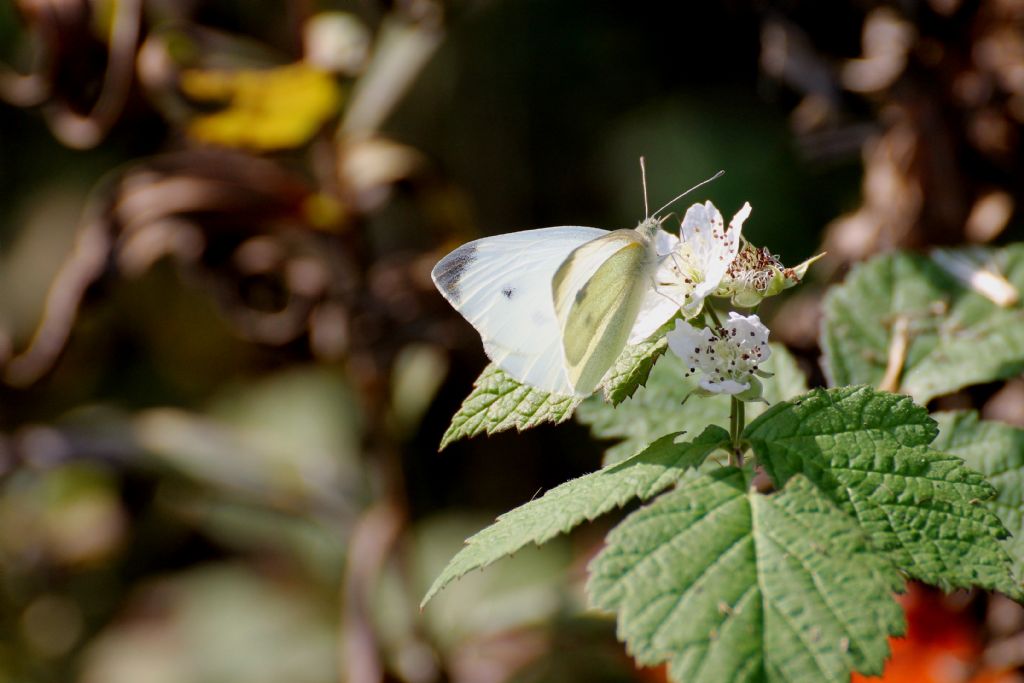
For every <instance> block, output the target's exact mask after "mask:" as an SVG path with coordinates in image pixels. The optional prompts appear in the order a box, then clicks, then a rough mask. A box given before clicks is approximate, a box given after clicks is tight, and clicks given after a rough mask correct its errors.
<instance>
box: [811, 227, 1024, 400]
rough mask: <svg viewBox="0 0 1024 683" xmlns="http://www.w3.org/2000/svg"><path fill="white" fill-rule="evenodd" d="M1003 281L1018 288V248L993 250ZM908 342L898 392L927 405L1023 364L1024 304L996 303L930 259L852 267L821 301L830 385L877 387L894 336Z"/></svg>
mask: <svg viewBox="0 0 1024 683" xmlns="http://www.w3.org/2000/svg"><path fill="white" fill-rule="evenodd" d="M994 260H995V262H996V263H998V264H999V265H1000V269H1001V271H1002V272H1003V274H1004V275H1005V276H1006V278H1007V279H1008V280H1009V281H1010V282H1011V283H1012V284H1013V285H1015V286H1016V287H1017V289H1018V290H1019V289H1021V288H1024V245H1014V246H1012V247H1008V248H1007V249H1005V250H1004V251H1002V252H999V253H997V254H995V256H994ZM900 335H902V336H904V338H905V341H906V342H907V346H906V350H905V353H903V354H899V353H897V354H896V356H898V357H899V356H902V361H903V363H902V366H903V367H902V373H901V374H900V377H899V382H898V385H893V386H891V387H887V388H892V389H897V388H898V389H899V390H900V391H901V392H903V393H907V394H910V395H911V396H913V397H914V398H915V399H916V400H917V401H919V402H921V403H925V402H927V401H929V400H930V399H932V398H933V397H935V396H941V395H943V394H948V393H950V392H953V391H956V390H957V389H960V388H962V387H965V386H970V385H972V384H978V383H983V382H989V381H992V380H996V379H1002V378H1006V377H1010V376H1012V375H1015V374H1017V373H1019V372H1021V370H1022V369H1024V309H1022V308H1021V307H1020V305H1019V304H1018V305H1016V306H1014V307H1011V308H1002V307H1000V306H997V305H996V304H994V303H992V302H991V301H989V300H988V299H986V298H985V297H984V296H982V295H981V294H979V293H977V292H975V291H973V290H972V289H970V288H968V287H965V286H964V285H962V284H961V283H960V282H958V281H957V280H955V279H954V278H953V277H952V276H951V275H949V274H948V273H946V272H945V271H943V270H942V269H941V268H939V267H938V266H937V265H936V264H935V263H934V262H933V261H932V260H931V259H929V258H927V257H925V256H923V255H920V254H912V253H896V254H886V255H884V256H879V257H877V258H875V259H872V260H871V261H869V262H867V263H865V264H862V265H860V266H858V267H857V268H855V269H854V270H853V271H852V272H851V273H850V275H849V277H847V279H846V282H845V283H844V284H842V285H841V286H838V287H834V288H833V289H832V290H831V292H830V293H829V295H828V296H827V297H826V299H825V305H824V320H823V323H822V335H821V343H822V347H823V349H824V352H825V357H824V365H825V371H826V374H827V375H828V376H829V379H830V382H831V384H832V385H834V386H843V385H847V384H870V385H872V386H878V385H879V383H880V382H881V381H882V379H883V377H884V375H885V371H886V368H887V366H888V365H889V356H890V347H893V348H895V349H898V348H899V344H898V343H894V341H895V339H894V338H895V337H897V336H900Z"/></svg>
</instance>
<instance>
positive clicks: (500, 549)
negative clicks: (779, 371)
mask: <svg viewBox="0 0 1024 683" xmlns="http://www.w3.org/2000/svg"><path fill="white" fill-rule="evenodd" d="M678 436H679V435H678V434H669V435H667V436H664V437H662V438H661V439H658V440H657V441H655V442H654V443H653V444H651V445H650V447H648V448H647V449H646V450H644V451H643V452H642V453H638V454H637V455H636V456H635V457H633V458H630V459H629V460H627V461H625V462H621V463H618V464H617V465H611V466H608V467H605V468H604V469H601V470H598V471H597V472H592V473H591V474H587V475H584V476H582V477H579V478H578V479H573V480H572V481H567V482H565V483H564V484H562V485H560V486H557V487H555V488H553V489H551V490H550V491H548V492H547V493H546V494H544V495H543V496H541V497H540V498H537V499H535V500H531V501H530V502H529V503H526V504H525V505H522V506H520V507H518V508H516V509H514V510H512V511H510V512H506V513H505V514H503V515H502V516H501V517H499V518H498V521H497V522H495V523H494V524H492V525H491V526H489V527H487V528H486V529H484V530H483V531H481V532H479V533H478V534H476V535H475V536H472V537H471V538H470V539H469V540H467V541H466V546H465V547H464V548H463V549H462V550H461V551H459V553H458V554H457V555H456V556H455V557H454V558H452V560H451V562H449V563H448V566H447V567H445V569H444V571H443V572H442V573H441V575H440V576H438V577H437V579H436V580H435V581H434V585H433V586H431V587H430V590H429V591H427V595H426V597H424V598H423V602H424V603H426V602H427V601H428V600H430V598H431V597H433V596H434V594H436V593H437V592H438V591H439V590H441V589H442V588H444V587H445V586H446V585H447V584H448V583H450V582H451V581H453V580H455V579H457V578H458V577H460V576H462V575H463V574H466V573H467V572H470V571H472V570H474V569H481V568H483V567H486V566H487V565H489V564H491V563H492V562H494V561H495V560H498V559H500V558H502V557H505V556H507V555H511V554H512V553H514V552H515V551H517V550H519V549H520V548H522V547H523V546H526V545H528V544H530V543H536V544H540V543H543V542H545V541H547V540H549V539H551V538H553V537H554V536H557V535H558V534H561V533H565V532H567V531H569V530H570V529H572V528H573V527H575V526H577V525H579V524H582V523H583V522H586V521H589V520H592V519H594V518H595V517H597V516H599V515H602V514H604V513H606V512H608V511H610V510H613V509H614V508H616V507H619V506H621V505H624V504H625V503H627V502H629V501H630V500H633V499H634V498H639V499H641V500H645V499H647V498H650V497H651V496H653V495H655V494H657V493H660V492H661V491H663V490H665V489H666V488H668V487H669V486H671V485H672V484H674V483H675V482H676V481H678V480H679V478H680V477H682V476H683V475H684V474H685V473H686V471H687V470H689V469H691V468H694V467H697V466H699V465H700V464H701V463H702V462H704V459H705V458H707V456H708V455H709V454H710V453H712V452H713V451H715V450H716V449H718V448H720V447H722V446H726V445H727V444H728V442H729V434H728V433H727V432H726V431H725V430H723V429H722V428H720V427H714V426H709V427H708V428H707V429H705V430H704V433H703V434H701V435H700V436H699V437H698V438H697V439H694V440H693V441H683V442H678V443H677V441H678Z"/></svg>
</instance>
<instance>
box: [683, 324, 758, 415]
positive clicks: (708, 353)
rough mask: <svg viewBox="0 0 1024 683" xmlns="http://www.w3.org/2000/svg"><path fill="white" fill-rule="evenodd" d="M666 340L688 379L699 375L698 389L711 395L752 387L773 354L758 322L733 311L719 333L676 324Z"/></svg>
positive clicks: (736, 391) (741, 390) (739, 391)
mask: <svg viewBox="0 0 1024 683" xmlns="http://www.w3.org/2000/svg"><path fill="white" fill-rule="evenodd" d="M667 338H668V347H669V348H670V349H672V353H674V354H676V355H677V356H679V357H680V358H682V359H683V363H684V364H685V365H686V368H687V377H689V376H690V375H693V374H697V373H700V374H701V375H703V376H702V377H701V378H700V382H699V386H700V388H701V389H703V390H705V391H708V392H710V393H713V394H732V395H736V394H742V393H743V392H746V391H748V390H750V389H751V388H752V387H755V386H756V385H757V384H758V381H757V380H756V378H755V377H754V375H755V374H757V373H759V372H762V371H761V370H760V365H761V364H762V363H763V362H764V361H766V360H768V358H769V357H770V356H771V354H772V351H771V349H770V348H769V347H768V328H767V327H765V326H764V325H763V324H761V319H760V318H758V317H757V316H756V315H749V316H743V315H740V314H739V313H736V312H735V311H732V312H730V313H729V319H728V320H727V321H726V322H725V324H724V325H723V326H722V327H720V328H718V329H711V328H708V327H705V328H696V327H694V326H693V325H691V324H690V323H688V322H686V321H684V320H677V321H676V326H675V329H673V330H671V331H669V333H668V335H667ZM753 398H758V397H757V396H755V397H753Z"/></svg>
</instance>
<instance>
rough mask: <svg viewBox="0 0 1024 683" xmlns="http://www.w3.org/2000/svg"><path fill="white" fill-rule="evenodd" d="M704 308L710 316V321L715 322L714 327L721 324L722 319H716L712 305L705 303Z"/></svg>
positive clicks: (716, 315)
mask: <svg viewBox="0 0 1024 683" xmlns="http://www.w3.org/2000/svg"><path fill="white" fill-rule="evenodd" d="M704 310H705V311H707V314H708V316H710V318H711V321H712V322H713V323H715V327H716V328H718V327H721V326H722V321H721V320H719V319H718V314H717V313H715V308H714V306H712V305H711V304H710V303H705V304H704Z"/></svg>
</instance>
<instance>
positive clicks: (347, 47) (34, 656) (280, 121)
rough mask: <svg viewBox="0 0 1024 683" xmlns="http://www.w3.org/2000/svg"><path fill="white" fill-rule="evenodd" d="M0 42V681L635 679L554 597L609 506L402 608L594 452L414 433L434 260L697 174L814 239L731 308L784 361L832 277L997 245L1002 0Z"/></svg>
mask: <svg viewBox="0 0 1024 683" xmlns="http://www.w3.org/2000/svg"><path fill="white" fill-rule="evenodd" d="M0 59H2V62H0V63H2V64H3V65H4V66H0V380H2V381H0V680H3V681H30V682H36V681H39V682H49V681H53V682H57V681H61V682H63V681H82V682H84V683H165V682H166V683H192V682H195V683H205V682H211V683H212V682H217V683H232V682H235V681H238V682H239V683H241V682H243V681H244V682H245V683H259V682H261V681H266V682H267V683H271V682H274V683H285V682H287V683H306V682H308V683H320V682H323V681H349V682H351V683H372V682H381V681H406V682H408V683H432V682H441V681H452V682H459V683H492V682H493V683H502V682H505V681H510V682H511V681H516V682H537V683H540V682H558V683H572V682H576V681H578V682H581V683H582V682H588V683H593V682H596V681H641V680H663V679H662V678H661V676H662V673H661V672H656V671H655V672H651V671H636V670H634V668H633V666H632V665H631V663H630V661H629V659H628V658H627V657H626V655H625V654H624V652H623V650H622V647H621V646H620V645H619V644H617V643H616V642H615V638H614V628H613V624H612V623H611V622H610V621H608V620H606V619H603V618H600V617H598V616H596V615H593V614H591V613H588V612H587V611H586V609H585V603H584V600H583V597H582V581H583V579H584V576H585V574H584V568H585V564H586V561H587V559H588V558H589V557H590V556H591V555H592V554H593V553H594V552H595V550H596V548H597V547H598V545H599V543H600V539H601V536H602V532H603V530H605V529H606V528H607V526H608V524H609V523H610V522H599V523H597V524H595V525H593V526H592V527H591V528H587V529H583V530H581V531H579V532H577V533H575V534H573V535H572V536H570V537H569V538H567V539H562V540H559V541H555V542H552V543H551V544H549V545H547V546H545V547H544V548H543V549H540V550H536V551H529V552H524V553H521V554H520V555H518V556H516V557H515V558H513V559H511V560H507V561H505V562H502V563H499V564H498V565H495V566H494V567H492V568H490V569H488V570H487V571H486V572H484V573H481V574H476V575H472V576H469V577H466V578H465V579H463V580H462V581H460V582H458V583H457V584H455V585H454V586H452V587H451V588H449V589H448V590H447V591H446V592H445V593H443V594H442V595H441V596H440V597H439V598H438V599H437V600H436V601H435V602H434V603H432V604H431V606H429V607H428V608H427V609H426V610H425V611H423V612H421V611H420V610H419V607H418V603H419V599H420V597H421V596H422V595H423V593H424V592H425V589H426V587H427V586H428V585H429V582H430V581H431V580H432V579H433V577H434V576H435V575H436V574H437V573H438V572H439V571H440V569H441V568H442V567H443V565H444V563H445V562H446V561H447V559H448V558H449V557H450V556H451V555H452V554H453V553H454V552H455V551H456V550H457V549H458V547H459V545H460V544H461V542H462V539H463V538H465V537H466V536H467V535H469V534H470V533H472V532H473V531H475V530H477V529H479V528H480V527H481V526H483V525H484V524H486V523H487V522H488V521H490V520H491V519H492V518H493V517H494V515H495V514H497V513H500V512H502V511H504V510H506V509H508V508H510V507H513V506H515V505H518V504H521V503H522V502H525V501H526V500H528V499H529V498H531V497H532V496H534V495H535V494H536V493H537V492H538V491H540V490H543V489H546V488H549V487H551V486H553V485H556V484H558V483H560V482H561V481H563V480H565V479H566V478H569V477H572V476H577V475H579V474H581V473H583V472H586V471H589V470H591V469H594V468H595V467H597V466H598V464H599V463H600V459H601V452H602V450H603V448H604V446H605V445H604V444H601V443H598V442H595V441H593V440H591V439H590V438H589V437H588V435H587V432H586V430H585V429H584V428H583V427H581V426H579V425H575V424H572V423H569V424H565V425H561V426H558V427H542V428H538V429H535V430H532V431H530V432H528V433H526V434H522V435H516V434H511V435H510V434H504V435H497V436H494V437H491V438H477V439H475V440H471V441H466V442H459V443H456V444H454V445H452V446H451V447H450V448H448V449H447V450H445V451H444V452H443V453H440V454H439V453H438V452H437V445H438V443H439V441H440V437H441V435H442V433H443V432H444V430H445V428H446V427H447V425H448V421H449V419H450V418H451V416H452V414H453V413H454V412H455V411H456V410H457V408H458V406H459V404H460V403H461V401H462V399H463V398H464V397H465V396H466V395H467V394H468V393H469V391H470V388H471V385H472V382H473V379H474V378H475V377H476V375H477V374H478V373H479V371H480V370H481V369H482V368H483V367H484V365H485V364H486V359H485V358H484V356H483V353H482V350H481V348H480V344H479V339H478V338H477V337H476V335H475V333H474V332H473V331H472V329H471V328H470V327H469V326H468V325H467V324H466V323H465V322H464V321H462V320H461V319H460V318H459V317H458V316H457V315H456V314H455V313H454V312H453V311H452V310H450V309H449V308H448V307H447V305H446V304H445V303H444V302H443V300H442V299H441V297H440V296H439V295H438V294H437V293H436V292H435V291H434V289H433V286H432V284H431V282H430V278H429V272H430V268H431V267H432V266H433V264H434V263H435V262H436V260H437V259H438V258H440V256H442V255H443V254H444V253H445V252H446V251H447V250H448V249H450V248H453V247H454V246H456V245H457V244H459V243H461V242H463V241H466V240H468V239H472V238H474V237H478V236H481V235H488V234H496V233H501V232H508V231H511V230H516V229H523V228H534V227H542V226H548V225H563V224H578V225H592V226H598V227H604V228H618V227H632V226H633V225H635V223H636V222H637V221H638V220H639V219H641V218H642V217H643V199H642V192H641V184H640V173H639V166H638V159H639V157H640V156H641V155H643V156H645V157H646V160H647V170H648V185H649V192H650V195H651V201H652V203H653V204H655V205H660V204H661V203H663V202H664V201H667V200H668V199H669V198H671V197H672V196H674V195H676V194H677V193H678V192H680V191H682V190H683V189H685V188H687V187H690V186H692V185H694V184H696V183H697V182H699V181H701V180H703V179H705V178H707V177H708V176H710V175H712V174H713V173H714V172H716V171H717V170H719V169H725V171H726V174H725V176H724V177H722V178H721V179H719V180H717V181H715V182H714V183H713V184H711V185H709V186H708V187H707V188H705V189H702V190H701V192H700V194H701V196H700V197H697V198H699V199H703V198H705V197H706V198H709V199H711V200H712V201H714V202H715V203H716V204H717V205H718V206H719V207H720V208H721V209H722V211H723V213H725V214H727V215H731V214H732V213H733V212H734V211H735V210H736V209H738V208H739V206H740V205H741V204H742V203H743V202H744V201H749V202H750V203H751V204H752V205H753V207H754V212H753V215H752V218H751V219H750V220H749V221H748V223H747V226H748V229H747V231H746V233H745V234H746V236H747V237H748V238H749V239H750V240H751V241H753V242H754V243H755V244H758V245H766V246H768V247H770V248H771V249H772V251H773V252H776V253H778V254H780V255H781V257H782V259H783V261H784V262H786V263H789V264H793V263H796V262H798V261H800V260H803V259H804V258H806V257H808V256H810V255H812V254H814V253H817V252H818V251H820V250H822V249H825V250H827V251H828V252H829V255H828V257H827V258H826V259H825V260H824V261H822V262H820V263H819V264H818V265H816V266H815V268H814V270H813V271H812V276H811V278H810V280H811V281H810V282H808V283H806V284H805V285H804V286H803V287H801V288H798V289H797V290H794V291H793V292H792V293H790V295H789V296H788V297H780V300H779V301H773V302H772V304H771V305H770V306H766V309H765V310H766V313H767V315H768V317H769V318H770V319H771V320H772V321H773V327H772V334H773V339H778V340H779V341H782V342H785V343H787V344H788V345H789V346H790V347H791V348H792V349H793V350H794V351H795V352H796V353H797V354H798V356H799V357H800V359H801V362H802V363H803V365H804V368H805V370H807V372H808V373H809V375H810V377H811V378H812V381H817V382H820V381H821V374H820V370H818V369H817V365H816V361H817V356H818V353H819V352H818V349H817V346H816V344H817V342H816V339H817V324H818V323H817V320H818V318H817V310H818V301H819V299H820V295H821V292H822V290H823V288H824V287H825V286H827V285H828V284H829V283H830V282H835V281H838V280H839V279H841V277H842V276H843V274H844V273H845V271H846V269H847V268H848V267H849V265H850V264H852V263H854V262H856V261H859V260H863V259H864V258H867V257H869V256H870V255H872V254H875V253H878V252H881V251H885V250H888V249H892V248H897V247H906V248H913V249H920V248H924V247H926V246H928V245H932V244H959V243H964V242H972V243H1003V242H1007V241H1013V240H1017V239H1020V237H1021V226H1022V222H1021V219H1020V212H1019V211H1018V209H1017V207H1018V206H1019V205H1020V202H1021V200H1022V199H1024V185H1022V183H1021V180H1022V173H1021V172H1022V163H1021V156H1020V153H1019V149H1020V135H1021V130H1022V127H1021V126H1022V122H1024V2H1021V1H1020V0H981V1H978V2H967V1H961V0H927V1H926V0H919V1H918V0H903V1H902V2H858V1H855V0H842V1H839V2H829V3H822V2H815V1H813V0H791V1H788V2H783V1H778V2H768V1H765V2H741V1H738V0H737V1H734V2H706V3H674V4H670V5H669V4H665V3H655V2H635V3H624V2H601V1H594V0H589V1H588V0H543V1H542V0H517V1H511V0H505V1H499V0H477V1H472V0H462V1H457V0H452V1H451V2H441V1H440V0H407V1H406V2H393V3H388V2H375V1H374V0H364V1H363V2H329V1H315V0H293V1H289V2H286V1H283V0H208V1H203V0H91V1H90V0H0ZM697 198H695V199H697ZM687 201H689V200H687ZM684 206H685V204H684ZM684 206H679V207H676V208H677V210H682V209H683V208H684ZM969 603H970V601H969V600H967V601H963V602H962V604H960V603H957V604H960V607H957V605H953V606H952V607H950V608H949V610H947V612H942V614H943V615H945V616H943V617H941V619H947V620H949V621H950V622H951V623H955V624H956V625H957V626H956V628H961V630H962V632H963V634H964V635H962V638H961V640H962V641H963V642H964V643H967V645H964V646H963V648H962V651H963V652H967V654H965V655H964V657H967V658H970V657H974V656H976V655H977V654H978V653H979V652H980V651H981V650H982V649H983V647H984V643H983V642H982V641H983V638H984V636H983V634H984V633H985V628H987V627H986V626H985V624H984V619H985V616H984V614H982V615H981V616H978V613H979V611H978V609H973V608H972V609H967V608H966V607H964V605H968V604H969ZM946 607H948V605H947V606H946ZM943 609H945V607H944V608H943ZM929 614H931V613H929ZM1018 616H1019V615H1018ZM929 618H932V617H929ZM941 619H940V620H941ZM957 633H960V631H957ZM958 642H959V641H958ZM947 650H948V648H947ZM947 650H943V649H942V648H938V650H937V651H938V652H939V654H938V655H935V656H936V657H938V656H940V655H941V656H945V655H943V653H946V654H948V652H947ZM929 652H930V650H929ZM958 652H961V651H958ZM961 653H962V652H961ZM921 656H924V655H921ZM928 656H931V655H928ZM922 666H923V665H922ZM1004 668H1005V667H1004ZM1010 668H1012V667H1010ZM922 670H923V669H922ZM950 671H953V673H951V674H950V676H960V677H959V678H956V677H951V678H934V679H927V680H935V681H936V682H937V683H943V682H945V681H967V680H969V679H970V676H972V675H974V674H975V673H977V668H976V667H975V668H974V669H970V668H969V669H963V668H962V667H961V669H956V668H955V667H954V669H950ZM963 671H968V672H969V673H962V672H963ZM957 672H961V673H957ZM970 672H973V673H970ZM978 675H979V676H980V675H981V674H980V673H978ZM1005 676H1006V677H1005V678H999V679H995V678H991V679H985V680H990V681H996V680H1000V681H1017V680H1019V679H1018V678H1016V677H1013V676H1016V674H1012V673H1006V674H1005ZM891 680H897V679H896V678H892V679H891ZM906 680H911V679H906ZM912 680H915V681H926V679H925V678H920V677H919V678H914V679H912ZM970 680H981V679H980V678H978V679H970Z"/></svg>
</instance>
